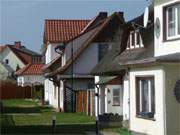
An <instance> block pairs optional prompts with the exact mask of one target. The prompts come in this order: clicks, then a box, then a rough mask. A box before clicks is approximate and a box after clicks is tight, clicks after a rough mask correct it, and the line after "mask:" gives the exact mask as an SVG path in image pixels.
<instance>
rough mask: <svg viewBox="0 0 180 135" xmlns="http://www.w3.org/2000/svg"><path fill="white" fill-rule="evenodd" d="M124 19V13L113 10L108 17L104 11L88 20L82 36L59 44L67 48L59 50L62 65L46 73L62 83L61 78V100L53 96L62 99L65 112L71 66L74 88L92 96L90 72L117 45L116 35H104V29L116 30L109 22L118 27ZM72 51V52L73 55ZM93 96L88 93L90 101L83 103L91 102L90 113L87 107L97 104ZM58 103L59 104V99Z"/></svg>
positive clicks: (89, 103)
mask: <svg viewBox="0 0 180 135" xmlns="http://www.w3.org/2000/svg"><path fill="white" fill-rule="evenodd" d="M123 21H124V20H123V18H122V13H114V14H113V15H111V16H109V17H107V14H105V13H100V14H99V15H98V16H97V17H95V18H94V19H93V20H92V21H90V22H89V24H88V25H87V27H86V28H85V29H84V30H83V32H82V33H81V34H80V35H79V36H77V37H75V38H74V39H73V40H70V41H69V42H68V43H67V44H66V45H65V47H62V45H60V46H59V48H64V50H60V51H61V52H62V53H61V52H60V53H61V56H60V57H59V61H61V65H60V66H59V67H58V68H55V69H56V70H54V69H51V71H50V70H49V71H48V73H47V74H46V75H47V77H49V78H52V79H54V78H55V79H54V80H56V79H57V80H56V81H55V82H59V81H60V80H61V81H60V83H59V84H60V88H57V90H58V89H59V93H60V99H59V98H56V97H55V96H54V98H56V99H59V100H60V101H61V102H60V103H59V105H60V108H61V110H63V111H64V110H66V109H65V108H66V107H67V103H66V98H65V97H64V95H66V94H65V93H64V89H65V88H70V89H71V88H72V74H71V73H72V69H73V90H76V91H84V92H85V91H88V90H89V92H90V95H91V92H92V90H91V89H93V88H94V86H93V84H94V77H93V76H91V75H90V72H91V70H92V69H93V68H94V67H95V66H96V64H97V63H98V62H99V60H100V59H101V58H102V57H103V55H104V54H105V51H106V50H107V49H108V46H111V45H112V44H114V43H113V42H111V41H112V40H111V39H112V38H114V35H113V34H111V35H110V36H109V35H104V34H103V32H104V33H108V32H109V33H113V32H114V31H116V29H115V28H114V29H112V30H111V29H110V25H111V24H112V23H114V27H116V28H118V26H119V24H123ZM102 31H103V32H102ZM104 39H105V40H104ZM72 49H73V50H72ZM103 51H104V52H103ZM71 52H73V56H72V53H71ZM72 58H73V59H72ZM72 61H73V63H72ZM54 63H55V64H54V67H55V66H56V64H57V60H54ZM48 66H49V65H48ZM48 66H47V67H48ZM58 79H59V80H58ZM65 82H66V83H65ZM55 91H56V90H54V93H58V92H55ZM65 91H68V90H65ZM61 93H62V94H61ZM93 98H94V97H93V96H92V95H91V96H88V94H87V99H89V100H87V103H84V104H88V105H91V106H90V107H88V105H87V106H85V108H86V109H85V110H87V111H86V112H87V113H88V112H89V111H88V110H89V109H88V108H91V109H92V108H93V107H94V105H92V104H93V102H94V101H93ZM76 99H77V101H76V106H77V107H78V105H79V104H78V103H79V101H78V98H76ZM56 101H57V100H56ZM56 103H57V104H58V101H57V102H56ZM69 104H70V103H69ZM56 107H57V106H56ZM76 109H77V108H76Z"/></svg>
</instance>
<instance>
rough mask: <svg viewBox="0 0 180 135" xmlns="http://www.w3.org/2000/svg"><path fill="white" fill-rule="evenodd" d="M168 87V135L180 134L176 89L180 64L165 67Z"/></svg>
mask: <svg viewBox="0 0 180 135" xmlns="http://www.w3.org/2000/svg"><path fill="white" fill-rule="evenodd" d="M164 69H165V72H166V74H165V78H166V80H165V82H166V83H165V87H166V124H167V126H166V128H167V135H179V134H180V128H179V127H180V103H178V102H177V100H176V98H175V94H174V88H175V84H176V82H177V80H179V79H180V64H179V65H177V64H176V65H175V64H169V65H166V66H165V68H164Z"/></svg>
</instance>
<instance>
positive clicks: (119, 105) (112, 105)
mask: <svg viewBox="0 0 180 135" xmlns="http://www.w3.org/2000/svg"><path fill="white" fill-rule="evenodd" d="M112 106H121V105H112Z"/></svg>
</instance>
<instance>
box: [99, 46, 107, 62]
mask: <svg viewBox="0 0 180 135" xmlns="http://www.w3.org/2000/svg"><path fill="white" fill-rule="evenodd" d="M107 51H108V44H99V61H100V60H101V59H102V58H103V57H104V55H105V54H106V52H107Z"/></svg>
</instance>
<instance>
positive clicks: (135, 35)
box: [127, 31, 143, 49]
mask: <svg viewBox="0 0 180 135" xmlns="http://www.w3.org/2000/svg"><path fill="white" fill-rule="evenodd" d="M140 47H143V44H142V39H141V36H140V34H139V32H138V31H131V32H130V35H129V39H128V43H127V49H134V48H140Z"/></svg>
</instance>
